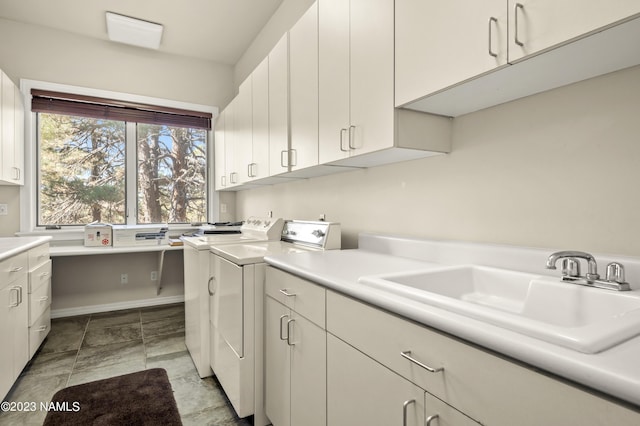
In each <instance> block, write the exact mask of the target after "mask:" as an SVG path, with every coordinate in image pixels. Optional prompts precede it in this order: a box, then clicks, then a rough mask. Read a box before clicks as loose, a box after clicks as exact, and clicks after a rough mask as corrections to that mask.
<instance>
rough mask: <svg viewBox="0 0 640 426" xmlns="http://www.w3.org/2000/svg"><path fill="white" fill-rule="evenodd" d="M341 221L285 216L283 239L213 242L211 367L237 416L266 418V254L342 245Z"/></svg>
mask: <svg viewBox="0 0 640 426" xmlns="http://www.w3.org/2000/svg"><path fill="white" fill-rule="evenodd" d="M340 239H341V233H340V225H339V224H337V223H331V222H307V221H286V222H285V224H284V228H283V230H282V240H281V241H260V242H245V243H242V244H225V245H219V246H212V247H211V260H210V265H211V277H210V279H209V305H210V309H209V315H210V316H209V319H210V332H211V337H210V339H209V342H210V344H211V349H210V361H211V368H212V369H213V372H214V374H215V375H216V377H217V378H218V381H219V382H220V384H221V385H222V388H223V389H224V391H225V393H226V394H227V397H228V398H229V400H230V401H231V404H232V405H233V408H234V409H235V411H236V414H237V415H238V416H239V417H247V416H250V415H253V416H254V425H256V426H263V425H267V424H269V420H268V419H267V417H266V415H265V413H264V365H263V362H264V354H263V351H264V330H263V321H264V319H263V318H264V284H265V271H266V264H265V263H264V257H265V256H269V255H274V254H282V253H296V252H303V251H309V250H329V249H339V248H340V244H341V243H340Z"/></svg>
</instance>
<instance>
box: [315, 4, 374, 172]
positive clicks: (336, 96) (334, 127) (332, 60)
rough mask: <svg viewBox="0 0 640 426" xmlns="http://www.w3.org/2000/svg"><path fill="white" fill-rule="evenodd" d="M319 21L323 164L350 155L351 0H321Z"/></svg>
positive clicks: (320, 153) (320, 117)
mask: <svg viewBox="0 0 640 426" xmlns="http://www.w3.org/2000/svg"><path fill="white" fill-rule="evenodd" d="M318 22H319V23H318V33H319V38H318V58H319V75H318V78H319V87H320V93H319V102H318V105H319V123H320V124H319V126H320V127H319V131H320V141H319V144H320V148H319V156H320V160H319V161H320V163H321V164H323V163H327V162H330V161H334V160H338V159H341V158H346V157H348V156H349V140H348V137H349V134H348V131H349V125H350V122H349V119H350V117H349V91H350V88H349V80H350V78H349V74H350V68H349V62H350V47H349V38H350V37H349V1H348V0H347V1H345V0H320V3H319V5H318ZM371 71H373V70H371Z"/></svg>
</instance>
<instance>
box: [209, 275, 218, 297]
mask: <svg viewBox="0 0 640 426" xmlns="http://www.w3.org/2000/svg"><path fill="white" fill-rule="evenodd" d="M215 280H216V277H209V281H207V290H209V296H213V295H214V294H215V292H216V289H215V287H214V289H213V290H211V283H212V282H213V281H215Z"/></svg>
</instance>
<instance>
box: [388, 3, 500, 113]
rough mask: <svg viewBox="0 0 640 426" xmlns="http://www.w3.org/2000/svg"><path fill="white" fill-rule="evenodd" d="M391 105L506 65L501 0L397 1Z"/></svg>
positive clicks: (405, 101)
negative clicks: (394, 73)
mask: <svg viewBox="0 0 640 426" xmlns="http://www.w3.org/2000/svg"><path fill="white" fill-rule="evenodd" d="M396 21H397V26H396V37H397V42H396V105H398V106H399V105H403V104H405V103H407V102H411V101H413V100H415V99H416V93H422V94H428V93H433V92H436V91H438V90H440V89H442V88H444V87H449V86H451V85H453V84H456V83H458V82H461V81H464V80H467V79H469V78H472V77H475V76H477V75H480V74H482V73H485V72H487V71H491V70H493V69H495V68H496V67H499V66H501V65H505V64H506V63H507V5H506V2H505V0H485V1H481V2H478V1H469V0H450V1H444V2H443V1H437V0H396Z"/></svg>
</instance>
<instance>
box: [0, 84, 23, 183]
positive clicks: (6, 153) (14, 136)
mask: <svg viewBox="0 0 640 426" xmlns="http://www.w3.org/2000/svg"><path fill="white" fill-rule="evenodd" d="M0 80H1V81H0V142H1V143H0V158H1V160H0V184H9V185H22V184H24V103H23V100H22V93H21V92H20V90H19V89H18V87H17V86H16V85H15V84H13V82H12V81H11V79H10V78H9V77H8V76H7V75H6V74H5V73H4V72H2V71H0Z"/></svg>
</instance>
